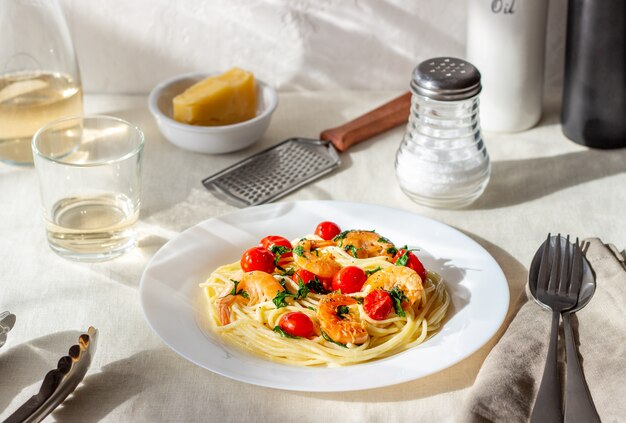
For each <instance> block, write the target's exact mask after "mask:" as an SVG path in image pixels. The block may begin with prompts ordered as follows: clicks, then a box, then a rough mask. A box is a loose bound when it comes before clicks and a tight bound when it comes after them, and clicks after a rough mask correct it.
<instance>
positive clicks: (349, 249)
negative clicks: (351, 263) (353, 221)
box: [343, 245, 358, 258]
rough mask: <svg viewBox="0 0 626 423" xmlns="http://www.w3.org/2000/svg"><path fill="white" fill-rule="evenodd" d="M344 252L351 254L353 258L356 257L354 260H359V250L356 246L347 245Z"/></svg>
mask: <svg viewBox="0 0 626 423" xmlns="http://www.w3.org/2000/svg"><path fill="white" fill-rule="evenodd" d="M343 250H344V251H345V252H347V253H348V254H350V255H351V256H352V257H354V258H358V257H357V254H356V253H357V251H358V250H357V248H356V247H355V246H354V245H346V246H345V247H344V248H343Z"/></svg>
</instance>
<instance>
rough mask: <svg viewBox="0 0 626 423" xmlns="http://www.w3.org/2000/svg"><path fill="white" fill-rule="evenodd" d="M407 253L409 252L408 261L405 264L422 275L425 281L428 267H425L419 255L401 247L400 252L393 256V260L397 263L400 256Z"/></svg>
mask: <svg viewBox="0 0 626 423" xmlns="http://www.w3.org/2000/svg"><path fill="white" fill-rule="evenodd" d="M405 254H407V259H406V260H407V261H406V264H405V266H406V267H410V268H411V269H413V270H415V271H416V272H417V274H418V275H420V278H422V280H423V281H425V280H426V276H427V273H428V272H427V271H426V269H424V265H423V264H422V262H421V261H420V259H418V258H417V256H416V255H415V254H413V252H411V251H407V250H404V249H400V250H398V253H397V254H396V255H395V256H393V262H394V263H397V262H398V260H400V258H401V257H402V256H404V255H405Z"/></svg>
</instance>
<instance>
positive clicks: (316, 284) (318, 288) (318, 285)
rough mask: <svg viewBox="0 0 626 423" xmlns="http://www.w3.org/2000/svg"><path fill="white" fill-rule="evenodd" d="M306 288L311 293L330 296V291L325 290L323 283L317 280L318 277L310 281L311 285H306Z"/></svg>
mask: <svg viewBox="0 0 626 423" xmlns="http://www.w3.org/2000/svg"><path fill="white" fill-rule="evenodd" d="M300 281H302V278H300ZM306 286H307V287H308V288H309V291H311V292H315V293H317V294H328V291H327V290H326V289H324V285H322V282H320V280H319V279H317V276H315V277H314V278H313V279H312V280H310V281H309V283H307V284H306Z"/></svg>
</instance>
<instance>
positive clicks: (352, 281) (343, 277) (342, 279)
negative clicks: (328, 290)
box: [333, 266, 367, 294]
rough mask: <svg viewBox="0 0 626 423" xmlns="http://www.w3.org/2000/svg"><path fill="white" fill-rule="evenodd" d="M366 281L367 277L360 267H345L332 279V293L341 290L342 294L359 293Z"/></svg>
mask: <svg viewBox="0 0 626 423" xmlns="http://www.w3.org/2000/svg"><path fill="white" fill-rule="evenodd" d="M366 280H367V275H366V274H365V272H364V271H363V269H361V268H360V267H356V266H346V267H344V268H342V269H341V270H340V271H339V272H337V274H335V276H334V277H333V291H338V290H340V289H341V293H342V294H352V293H353V292H359V291H360V290H361V288H363V284H364V283H365V281H366Z"/></svg>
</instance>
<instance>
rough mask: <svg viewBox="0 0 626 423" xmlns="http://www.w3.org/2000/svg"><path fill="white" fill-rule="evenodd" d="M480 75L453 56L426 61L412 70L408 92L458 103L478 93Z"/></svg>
mask: <svg viewBox="0 0 626 423" xmlns="http://www.w3.org/2000/svg"><path fill="white" fill-rule="evenodd" d="M480 90H481V84H480V72H479V71H478V69H476V67H475V66H474V65H472V64H471V63H469V62H466V61H465V60H461V59H457V58H455V57H436V58H434V59H429V60H425V61H423V62H422V63H420V64H419V65H417V67H416V68H415V69H414V70H413V76H412V79H411V91H412V92H413V93H414V94H418V95H421V96H424V97H428V98H430V99H433V100H439V101H459V100H466V99H468V98H471V97H474V96H475V95H477V94H478V93H480Z"/></svg>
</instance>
